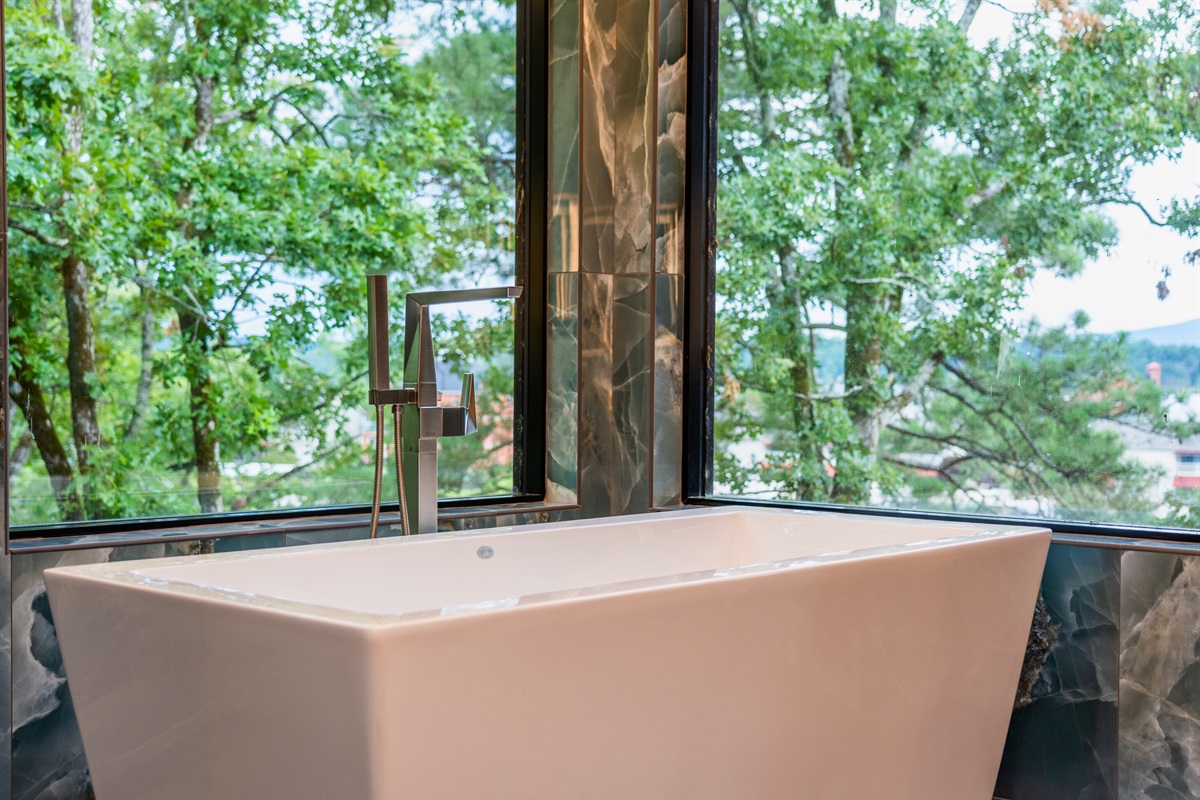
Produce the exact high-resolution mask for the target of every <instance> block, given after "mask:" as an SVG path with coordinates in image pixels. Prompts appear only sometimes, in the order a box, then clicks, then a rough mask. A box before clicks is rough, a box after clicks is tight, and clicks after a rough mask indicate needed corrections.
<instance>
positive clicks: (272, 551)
mask: <svg viewBox="0 0 1200 800" xmlns="http://www.w3.org/2000/svg"><path fill="white" fill-rule="evenodd" d="M741 513H751V514H767V515H771V516H775V515H779V516H806V517H817V518H822V519H824V518H837V519H840V520H845V521H853V522H856V523H859V524H862V523H863V522H864V520H863V518H862V517H861V516H857V515H852V514H839V513H836V512H823V511H812V510H807V509H764V508H758V507H753V506H721V507H704V508H688V509H680V510H671V511H663V512H650V513H646V514H635V515H628V516H614V517H597V518H592V519H586V520H571V521H566V522H548V523H537V524H531V525H512V526H505V527H497V528H488V529H482V530H471V531H442V532H438V533H429V534H420V535H415V536H408V537H400V536H391V537H384V538H381V539H375V540H370V539H357V540H351V541H340V542H325V543H319V544H309V545H295V546H289V547H279V548H267V549H263V550H255V551H240V552H228V553H212V554H205V555H185V556H171V557H166V558H149V559H137V560H130V561H116V562H104V563H97V564H83V565H74V566H66V567H53V568H50V569H47V570H45V573H44V575H45V580H46V585H47V588H48V590H49V592H50V595H51V602H52V604H53V596H54V593H55V587H57V586H59V585H63V586H65V585H67V584H71V583H75V584H78V583H90V584H102V585H107V586H110V587H113V588H120V589H122V590H124V591H133V592H138V593H141V592H145V593H148V594H158V595H163V594H165V595H167V596H173V597H178V598H179V599H181V600H182V599H187V600H190V601H192V602H196V603H199V604H202V605H208V604H212V605H214V606H219V607H224V608H226V609H230V608H238V609H242V610H243V611H244V612H245V613H249V612H261V613H266V614H272V615H286V616H290V617H300V618H303V619H305V620H309V621H319V622H322V623H325V624H329V625H336V626H339V627H351V628H357V629H361V630H363V631H385V630H392V629H396V628H400V627H409V626H413V625H422V624H428V623H432V622H445V621H449V620H452V619H455V618H463V617H475V616H478V615H483V614H493V613H498V612H513V611H518V610H520V609H530V608H539V607H543V606H546V605H550V604H555V605H558V604H564V603H574V602H585V601H595V600H598V599H602V598H604V597H606V596H611V595H624V594H630V593H639V592H649V591H658V590H668V589H674V588H681V587H688V586H698V585H703V584H706V583H713V582H725V581H740V580H747V579H750V578H754V577H757V576H763V575H769V574H773V573H782V572H787V571H791V570H802V569H814V568H817V567H820V566H821V565H825V564H835V563H842V562H847V561H856V560H868V559H869V560H875V559H879V558H887V557H892V556H896V555H901V554H908V553H917V552H921V551H924V550H931V549H941V548H945V547H962V546H967V545H971V544H975V543H980V542H984V541H991V540H995V539H1011V538H1014V537H1018V538H1021V537H1031V538H1039V537H1040V538H1044V539H1045V546H1046V547H1048V546H1049V542H1050V536H1051V531H1050V529H1049V528H1040V527H1030V526H1027V525H978V524H971V523H959V522H950V521H946V522H941V521H928V520H892V519H888V520H878V521H872V522H873V524H887V525H902V526H904V527H914V528H928V527H934V528H939V529H946V528H950V529H959V530H961V531H963V532H962V533H960V534H958V535H949V536H946V535H943V536H940V537H936V538H932V537H930V538H922V539H914V540H912V541H907V542H903V543H900V544H887V545H878V546H874V547H859V548H850V549H847V550H839V551H834V552H824V553H816V554H811V555H805V556H799V557H796V558H788V559H783V560H776V561H763V562H758V563H753V564H745V565H736V566H729V567H720V568H717V569H706V570H697V571H690V572H678V573H672V574H667V575H659V576H654V577H651V578H639V579H633V580H626V581H617V582H613V583H603V584H596V585H593V586H587V587H582V588H573V589H563V590H554V591H549V592H531V593H528V594H522V595H518V596H516V597H511V598H501V599H497V600H490V601H484V602H480V603H472V604H463V605H456V606H444V607H441V608H431V609H421V610H415V611H406V612H400V613H387V612H377V613H369V612H364V611H355V610H351V609H345V608H339V607H337V606H333V605H327V604H321V603H310V602H304V601H301V600H292V599H287V598H282V597H276V596H271V595H266V594H255V593H252V592H244V591H238V590H232V589H222V588H219V587H214V586H209V585H205V584H200V583H196V582H193V581H185V580H172V579H168V578H162V577H158V576H153V575H146V574H142V573H141V572H140V570H150V569H159V568H169V567H172V566H177V565H179V566H184V565H186V566H194V565H200V564H208V563H220V562H225V561H245V560H251V559H270V558H286V557H288V556H292V555H302V554H305V553H312V552H326V551H335V550H339V551H340V550H355V549H369V548H372V547H386V548H391V547H420V546H422V545H429V544H433V543H436V542H439V541H444V540H458V539H487V538H490V537H506V536H510V535H520V534H524V533H535V532H538V531H544V530H547V529H553V530H564V531H566V530H587V529H589V528H598V527H605V526H609V525H614V524H617V525H620V524H624V523H634V524H636V523H638V522H650V521H656V520H659V521H661V520H663V519H664V518H665V517H667V516H671V517H676V518H711V517H718V518H719V517H725V516H729V517H732V516H736V515H738V514H741Z"/></svg>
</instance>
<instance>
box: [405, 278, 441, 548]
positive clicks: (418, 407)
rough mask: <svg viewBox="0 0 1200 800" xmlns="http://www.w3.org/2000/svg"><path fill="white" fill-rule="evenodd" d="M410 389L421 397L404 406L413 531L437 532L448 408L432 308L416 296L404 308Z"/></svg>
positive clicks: (410, 522) (406, 357) (409, 508)
mask: <svg viewBox="0 0 1200 800" xmlns="http://www.w3.org/2000/svg"><path fill="white" fill-rule="evenodd" d="M404 388H405V389H408V390H409V391H411V392H412V393H413V396H414V397H415V402H412V403H409V404H407V405H406V406H405V408H404V416H403V422H402V425H403V431H402V433H401V439H402V440H403V448H404V451H403V453H402V454H401V458H402V459H403V463H404V491H405V494H407V495H408V529H409V530H410V531H413V532H415V533H433V532H435V531H437V496H438V486H437V484H438V480H437V475H438V438H439V437H441V436H442V434H443V424H442V416H443V411H442V409H441V408H439V407H438V404H437V403H438V390H437V372H436V371H435V369H434V362H433V331H432V330H431V326H430V322H429V306H427V305H425V304H423V303H418V302H414V301H413V298H412V296H411V295H410V296H409V297H408V299H407V302H406V303H405V309H404Z"/></svg>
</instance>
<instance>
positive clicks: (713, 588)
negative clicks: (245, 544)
mask: <svg viewBox="0 0 1200 800" xmlns="http://www.w3.org/2000/svg"><path fill="white" fill-rule="evenodd" d="M1049 539H1050V537H1049V533H1048V532H1046V531H1044V530H1032V529H1028V528H1024V529H1015V528H1005V527H1002V526H995V527H973V526H968V525H958V524H938V523H930V522H913V521H898V520H887V519H882V518H878V517H866V516H849V515H835V514H818V513H810V512H798V511H774V510H751V509H737V508H721V509H696V510H690V511H683V512H672V513H662V514H650V515H644V516H636V517H626V518H621V519H606V520H594V521H589V522H580V523H560V524H553V525H533V526H525V527H521V528H509V529H497V530H492V531H487V532H480V533H457V534H431V535H427V536H417V537H411V538H409V539H397V538H392V539H383V540H379V541H375V542H369V541H361V542H350V543H338V544H329V545H316V546H311V547H301V548H290V549H286V550H271V551H260V552H255V553H230V554H223V555H215V556H200V557H187V558H173V559H158V560H152V561H134V562H124V563H111V564H95V565H89V566H83V567H71V568H64V569H54V570H48V571H47V572H46V583H47V586H48V587H49V592H50V601H51V606H52V610H53V613H54V618H55V622H56V625H57V629H58V636H59V639H60V642H61V645H62V649H63V656H64V659H65V661H66V666H67V675H68V679H69V681H70V689H71V696H72V698H73V700H74V702H75V708H76V712H77V715H78V718H79V723H80V728H81V729H82V732H83V738H84V745H85V748H86V751H87V756H88V762H89V764H90V767H91V771H92V777H93V781H94V784H95V787H96V792H97V796H98V797H99V800H163V799H164V798H171V800H199V799H200V798H204V799H205V800H235V799H236V798H246V800H274V799H275V798H278V800H302V799H303V798H312V800H334V799H335V798H336V800H400V798H406V799H407V798H411V799H412V800H434V798H453V799H454V800H491V799H492V798H496V799H499V798H513V799H514V800H516V799H517V798H521V800H539V799H544V800H591V799H593V798H594V799H595V800H600V799H601V798H603V799H604V800H674V799H676V798H677V799H678V800H741V799H742V798H746V799H747V800H750V799H753V800H772V799H773V798H780V799H781V800H782V798H787V799H788V800H796V798H804V799H805V800H824V799H826V798H828V800H856V799H857V798H862V800H868V799H869V800H880V799H881V798H886V799H887V800H907V799H909V798H911V800H939V799H944V800H986V798H990V797H991V790H992V787H993V783H994V781H995V777H996V772H997V769H998V767H999V763H1000V754H1001V750H1002V748H1003V744H1004V736H1005V731H1006V728H1007V724H1008V718H1009V712H1010V709H1011V705H1012V699H1013V695H1014V692H1015V688H1016V683H1017V677H1018V673H1019V670H1020V665H1021V659H1022V655H1023V653H1024V645H1025V640H1026V636H1027V634H1028V629H1029V621H1030V618H1031V615H1032V610H1033V604H1034V601H1035V598H1036V594H1037V586H1038V582H1039V580H1040V577H1041V572H1042V566H1043V564H1044V561H1045V556H1046V550H1047V547H1048V545H1049ZM489 550H490V553H491V555H490V557H487V558H484V557H481V554H482V555H488V553H489Z"/></svg>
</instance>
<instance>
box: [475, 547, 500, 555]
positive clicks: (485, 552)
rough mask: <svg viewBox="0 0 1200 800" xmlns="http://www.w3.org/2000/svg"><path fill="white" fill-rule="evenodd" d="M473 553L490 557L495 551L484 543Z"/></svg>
mask: <svg viewBox="0 0 1200 800" xmlns="http://www.w3.org/2000/svg"><path fill="white" fill-rule="evenodd" d="M475 555H477V556H479V557H480V558H491V557H492V556H494V555H496V551H495V550H493V549H492V548H490V547H488V546H487V545H486V544H485V545H484V546H483V547H481V548H479V549H478V550H476V551H475Z"/></svg>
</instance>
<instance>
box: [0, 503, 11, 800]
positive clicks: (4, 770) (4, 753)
mask: <svg viewBox="0 0 1200 800" xmlns="http://www.w3.org/2000/svg"><path fill="white" fill-rule="evenodd" d="M0 491H2V490H0ZM0 502H3V496H2V494H0ZM0 587H3V590H4V591H3V595H4V596H3V600H2V601H0V719H2V720H3V723H0V800H10V797H11V796H12V700H13V695H12V597H11V589H12V557H11V556H10V555H8V554H7V553H0Z"/></svg>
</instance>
